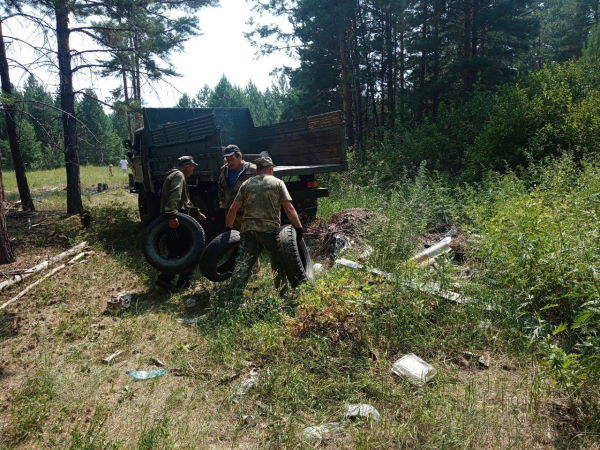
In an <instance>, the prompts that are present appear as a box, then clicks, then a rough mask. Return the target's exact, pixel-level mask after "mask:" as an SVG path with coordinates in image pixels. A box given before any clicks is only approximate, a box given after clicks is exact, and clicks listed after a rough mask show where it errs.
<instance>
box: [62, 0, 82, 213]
mask: <svg viewBox="0 0 600 450" xmlns="http://www.w3.org/2000/svg"><path fill="white" fill-rule="evenodd" d="M55 14H56V43H57V53H58V71H59V76H60V106H61V109H62V124H63V132H64V147H65V150H64V151H65V165H66V169H67V213H69V214H78V213H80V212H81V211H83V204H82V203H81V185H80V179H79V142H78V141H77V120H76V119H75V95H74V94H73V70H72V68H71V49H70V46H69V35H70V33H71V30H69V10H68V9H67V4H66V0H58V1H56V3H55Z"/></svg>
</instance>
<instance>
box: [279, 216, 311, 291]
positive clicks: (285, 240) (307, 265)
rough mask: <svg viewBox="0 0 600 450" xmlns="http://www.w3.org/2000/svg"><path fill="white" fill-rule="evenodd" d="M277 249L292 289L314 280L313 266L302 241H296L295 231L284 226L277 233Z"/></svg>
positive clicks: (289, 226) (290, 226)
mask: <svg viewBox="0 0 600 450" xmlns="http://www.w3.org/2000/svg"><path fill="white" fill-rule="evenodd" d="M277 247H278V250H279V258H280V260H281V264H282V266H283V270H284V272H285V274H286V276H287V279H288V281H289V282H290V284H291V285H292V287H296V286H298V285H299V284H301V283H303V282H305V281H308V280H314V279H315V274H314V272H313V264H312V260H311V258H310V254H309V253H308V248H306V244H305V243H304V240H301V241H300V242H298V241H297V239H296V229H295V228H294V227H293V226H292V225H284V226H282V227H281V228H280V229H279V231H278V232H277Z"/></svg>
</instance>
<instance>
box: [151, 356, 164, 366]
mask: <svg viewBox="0 0 600 450" xmlns="http://www.w3.org/2000/svg"><path fill="white" fill-rule="evenodd" d="M150 364H154V365H155V366H157V367H164V366H165V363H164V362H162V361H161V360H160V359H158V358H150Z"/></svg>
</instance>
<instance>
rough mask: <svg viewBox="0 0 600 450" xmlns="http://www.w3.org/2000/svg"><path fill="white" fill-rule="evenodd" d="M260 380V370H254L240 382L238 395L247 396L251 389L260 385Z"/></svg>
mask: <svg viewBox="0 0 600 450" xmlns="http://www.w3.org/2000/svg"><path fill="white" fill-rule="evenodd" d="M259 379H260V373H259V372H258V369H252V370H251V371H250V373H249V374H248V376H247V377H246V378H244V379H243V380H242V381H240V384H239V385H238V387H237V389H236V395H238V396H242V395H246V393H248V391H249V390H250V389H252V388H253V387H254V386H256V385H257V384H258V381H259Z"/></svg>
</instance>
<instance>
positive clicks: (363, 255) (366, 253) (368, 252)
mask: <svg viewBox="0 0 600 450" xmlns="http://www.w3.org/2000/svg"><path fill="white" fill-rule="evenodd" d="M374 251H375V250H373V247H371V246H370V245H367V247H366V248H365V250H364V251H363V252H362V253H361V254H360V255H359V256H358V257H359V258H360V259H367V258H368V257H369V256H371V255H372V254H373V252H374Z"/></svg>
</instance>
